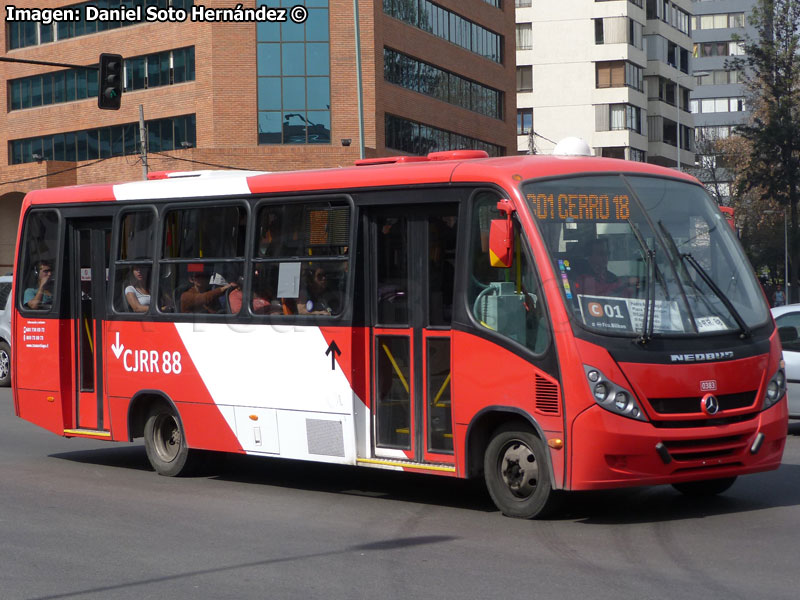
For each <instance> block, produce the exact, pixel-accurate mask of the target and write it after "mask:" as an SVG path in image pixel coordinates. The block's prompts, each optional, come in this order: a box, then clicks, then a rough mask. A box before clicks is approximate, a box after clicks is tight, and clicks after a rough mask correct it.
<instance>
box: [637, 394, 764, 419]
mask: <svg viewBox="0 0 800 600" xmlns="http://www.w3.org/2000/svg"><path fill="white" fill-rule="evenodd" d="M701 400H702V397H701V396H691V397H688V398H648V402H650V406H652V407H653V410H654V411H655V412H657V413H658V414H661V415H678V414H701V413H702V412H703V409H702V408H701V407H700V401H701ZM717 400H719V410H720V412H725V411H726V410H733V409H735V408H746V407H748V406H752V404H753V403H754V402H755V400H756V391H755V390H753V391H750V392H739V393H736V394H720V395H718V396H717Z"/></svg>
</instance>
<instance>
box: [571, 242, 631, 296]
mask: <svg viewBox="0 0 800 600" xmlns="http://www.w3.org/2000/svg"><path fill="white" fill-rule="evenodd" d="M586 262H587V264H588V269H587V270H586V271H584V272H583V273H581V274H579V275H578V279H577V281H576V283H575V285H576V288H577V291H578V293H579V294H583V295H586V296H630V295H631V292H632V290H631V288H630V287H629V283H628V281H627V278H624V277H617V276H616V275H615V274H614V273H612V272H611V271H609V270H608V242H607V240H605V239H602V238H597V239H593V240H591V241H590V242H589V245H588V248H587V251H586Z"/></svg>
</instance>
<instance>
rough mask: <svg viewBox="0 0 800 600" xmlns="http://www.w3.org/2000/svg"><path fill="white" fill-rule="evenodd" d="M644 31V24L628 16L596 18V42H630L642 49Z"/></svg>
mask: <svg viewBox="0 0 800 600" xmlns="http://www.w3.org/2000/svg"><path fill="white" fill-rule="evenodd" d="M643 32H644V27H643V26H642V24H641V23H639V22H638V21H635V20H633V19H630V18H628V17H604V18H601V19H594V42H595V44H630V45H631V46H633V47H635V48H638V49H639V50H642V49H644V42H643V37H642V34H643Z"/></svg>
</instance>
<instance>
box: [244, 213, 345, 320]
mask: <svg viewBox="0 0 800 600" xmlns="http://www.w3.org/2000/svg"><path fill="white" fill-rule="evenodd" d="M255 242H256V244H255V247H254V248H252V262H253V271H252V282H253V285H252V297H251V298H250V308H251V310H252V312H253V313H254V314H257V315H319V316H334V315H338V314H340V313H342V311H343V310H344V309H345V304H344V302H345V295H346V294H345V292H346V290H347V279H348V255H349V252H350V206H349V205H348V204H346V203H345V202H342V201H341V200H340V199H337V200H332V201H331V202H305V203H292V204H264V205H263V206H261V207H260V209H259V210H258V213H257V215H256V235H255Z"/></svg>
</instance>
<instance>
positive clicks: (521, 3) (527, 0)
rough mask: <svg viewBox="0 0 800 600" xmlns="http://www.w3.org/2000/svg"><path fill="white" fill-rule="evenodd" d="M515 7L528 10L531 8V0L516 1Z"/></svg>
mask: <svg viewBox="0 0 800 600" xmlns="http://www.w3.org/2000/svg"><path fill="white" fill-rule="evenodd" d="M514 6H515V7H516V8H527V7H529V6H531V0H514Z"/></svg>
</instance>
